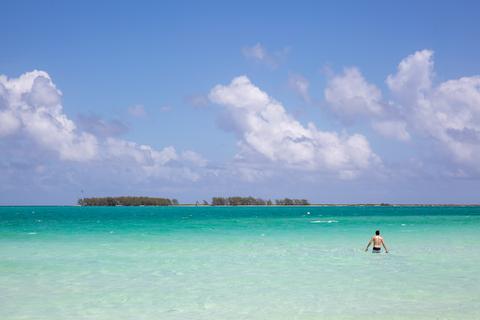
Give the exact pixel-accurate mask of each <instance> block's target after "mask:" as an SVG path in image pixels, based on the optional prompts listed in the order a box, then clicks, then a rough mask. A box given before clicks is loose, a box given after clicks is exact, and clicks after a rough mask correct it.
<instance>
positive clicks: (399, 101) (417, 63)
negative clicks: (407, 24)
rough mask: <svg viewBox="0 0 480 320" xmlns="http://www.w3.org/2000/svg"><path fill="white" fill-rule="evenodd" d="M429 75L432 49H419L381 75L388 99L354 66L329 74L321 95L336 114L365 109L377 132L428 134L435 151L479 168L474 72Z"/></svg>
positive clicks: (402, 136)
mask: <svg viewBox="0 0 480 320" xmlns="http://www.w3.org/2000/svg"><path fill="white" fill-rule="evenodd" d="M434 80H435V73H434V62H433V51H431V50H421V51H417V52H415V53H413V54H411V55H409V56H407V57H406V58H405V59H403V60H402V61H401V62H400V63H399V65H398V67H397V71H396V73H394V74H391V75H389V76H388V77H387V78H386V84H387V87H388V89H389V96H390V98H391V99H390V100H389V101H388V102H385V101H382V94H381V92H380V91H379V89H378V88H377V87H375V86H374V85H372V84H369V83H368V82H367V81H366V80H365V79H364V77H363V76H362V75H361V74H360V72H359V71H358V70H357V69H355V68H353V69H346V70H345V72H344V73H343V74H342V75H337V76H334V77H333V78H332V79H330V81H329V83H328V86H327V88H326V90H325V99H326V101H327V102H328V103H329V105H330V106H331V108H332V109H333V110H334V111H335V112H337V113H338V114H341V115H352V114H355V115H358V114H369V118H370V119H371V120H372V121H371V122H372V127H373V128H374V129H375V131H376V132H378V133H380V134H382V135H383V136H386V137H390V138H394V139H397V140H401V141H407V140H413V138H412V137H413V136H418V137H422V138H423V139H427V140H428V139H429V140H430V142H431V143H433V145H436V146H437V148H436V149H437V150H439V151H443V154H442V155H441V156H443V155H445V153H446V154H448V155H450V157H449V159H450V160H453V161H455V162H456V163H457V164H458V165H464V166H466V167H468V168H473V169H474V170H476V171H480V165H479V164H480V76H471V77H462V78H460V79H453V80H448V81H445V82H441V83H438V84H436V83H435V81H434Z"/></svg>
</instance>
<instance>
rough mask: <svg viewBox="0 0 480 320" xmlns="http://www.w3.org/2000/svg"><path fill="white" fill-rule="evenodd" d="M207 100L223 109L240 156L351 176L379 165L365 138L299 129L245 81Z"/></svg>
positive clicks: (218, 88) (234, 82)
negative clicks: (234, 133) (259, 157)
mask: <svg viewBox="0 0 480 320" xmlns="http://www.w3.org/2000/svg"><path fill="white" fill-rule="evenodd" d="M209 97H210V99H211V101H212V102H214V103H217V104H220V105H223V106H225V107H226V109H227V111H228V113H229V115H230V117H231V119H232V123H233V125H234V127H235V128H234V129H235V130H236V132H237V133H238V135H239V137H240V140H239V146H240V148H241V154H240V157H245V156H248V155H249V154H252V153H253V154H259V155H262V156H263V157H265V158H267V159H269V160H270V161H272V162H274V163H278V164H281V165H286V166H289V167H296V168H304V169H309V170H326V171H332V172H336V173H338V174H339V175H340V176H341V177H347V176H348V177H351V176H354V175H356V174H358V173H359V172H360V171H362V170H365V169H367V168H369V167H370V166H371V165H372V164H375V163H379V159H378V157H377V156H376V155H375V154H374V153H373V151H372V150H371V149H370V145H369V143H368V141H367V139H366V138H365V137H364V136H362V135H359V134H354V135H347V134H338V133H336V132H327V131H320V130H318V129H317V128H316V127H315V125H314V124H312V123H309V124H308V125H307V127H304V126H302V125H301V124H300V123H299V122H298V121H296V120H295V119H294V118H293V117H292V116H291V115H289V114H288V113H287V112H286V110H285V108H284V107H283V106H282V105H281V104H280V103H279V102H277V101H275V100H274V99H273V98H271V97H269V96H268V94H266V93H265V92H263V91H262V90H260V89H259V88H258V87H256V86H255V85H253V84H252V83H251V82H250V80H249V79H248V78H247V77H245V76H241V77H237V78H235V79H233V80H232V82H231V83H230V84H229V85H227V86H223V85H217V86H215V87H214V88H213V89H212V90H211V92H210V95H209Z"/></svg>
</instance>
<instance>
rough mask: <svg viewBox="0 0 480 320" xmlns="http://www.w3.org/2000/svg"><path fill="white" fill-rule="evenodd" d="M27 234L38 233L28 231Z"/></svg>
mask: <svg viewBox="0 0 480 320" xmlns="http://www.w3.org/2000/svg"><path fill="white" fill-rule="evenodd" d="M27 234H37V233H36V232H29V233H27Z"/></svg>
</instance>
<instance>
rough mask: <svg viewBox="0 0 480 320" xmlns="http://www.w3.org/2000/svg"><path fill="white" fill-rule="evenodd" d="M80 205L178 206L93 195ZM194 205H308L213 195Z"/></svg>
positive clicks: (173, 201)
mask: <svg viewBox="0 0 480 320" xmlns="http://www.w3.org/2000/svg"><path fill="white" fill-rule="evenodd" d="M78 204H79V205H80V206H110V207H113V206H178V205H179V203H178V200H177V199H168V198H154V197H99V198H98V197H94V198H81V199H79V200H78ZM196 205H203V206H209V205H210V206H273V205H276V206H308V205H310V203H309V202H308V200H306V199H290V198H284V199H277V200H275V201H274V202H273V201H272V200H264V199H261V198H254V197H226V198H223V197H213V198H212V201H211V203H210V204H209V203H208V202H207V201H205V200H203V201H202V203H199V202H197V203H196Z"/></svg>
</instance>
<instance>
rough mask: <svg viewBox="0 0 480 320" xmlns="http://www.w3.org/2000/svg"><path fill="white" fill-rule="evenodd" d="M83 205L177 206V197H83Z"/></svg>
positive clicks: (81, 200) (81, 201)
mask: <svg viewBox="0 0 480 320" xmlns="http://www.w3.org/2000/svg"><path fill="white" fill-rule="evenodd" d="M78 204H79V205H81V206H176V205H178V200H177V199H167V198H152V197H103V198H81V199H79V200H78Z"/></svg>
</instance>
